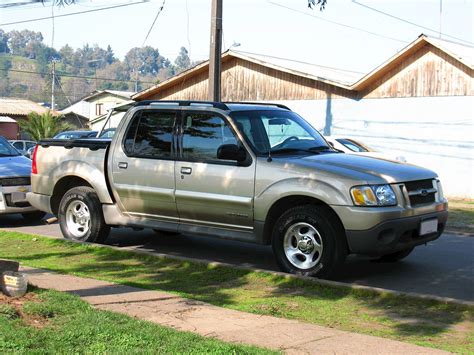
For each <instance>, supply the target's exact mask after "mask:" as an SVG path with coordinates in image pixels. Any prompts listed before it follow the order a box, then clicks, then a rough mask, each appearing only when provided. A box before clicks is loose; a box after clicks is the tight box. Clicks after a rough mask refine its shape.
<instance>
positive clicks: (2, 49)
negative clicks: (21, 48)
mask: <svg viewBox="0 0 474 355" xmlns="http://www.w3.org/2000/svg"><path fill="white" fill-rule="evenodd" d="M9 52H10V49H9V48H8V34H7V33H5V31H4V30H2V29H1V28H0V53H9Z"/></svg>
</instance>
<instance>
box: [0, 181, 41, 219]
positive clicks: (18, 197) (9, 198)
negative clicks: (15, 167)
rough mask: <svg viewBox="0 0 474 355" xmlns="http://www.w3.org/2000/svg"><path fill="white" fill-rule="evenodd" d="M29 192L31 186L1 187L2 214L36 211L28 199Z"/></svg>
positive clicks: (0, 206)
mask: <svg viewBox="0 0 474 355" xmlns="http://www.w3.org/2000/svg"><path fill="white" fill-rule="evenodd" d="M28 191H31V186H0V214H13V213H27V212H33V211H36V208H34V207H33V206H31V204H30V203H29V202H28V201H27V199H26V193H27V192H28Z"/></svg>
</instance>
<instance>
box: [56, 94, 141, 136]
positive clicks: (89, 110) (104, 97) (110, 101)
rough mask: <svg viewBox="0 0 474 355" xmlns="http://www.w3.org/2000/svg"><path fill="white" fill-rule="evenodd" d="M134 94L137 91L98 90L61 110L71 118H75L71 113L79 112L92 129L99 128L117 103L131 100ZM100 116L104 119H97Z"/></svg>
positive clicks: (79, 115)
mask: <svg viewBox="0 0 474 355" xmlns="http://www.w3.org/2000/svg"><path fill="white" fill-rule="evenodd" d="M133 94H135V93H134V92H129V91H115V90H101V91H99V90H96V91H94V92H92V93H91V94H90V95H88V96H86V97H84V98H82V99H81V100H79V101H76V102H74V103H73V104H71V105H70V106H68V107H66V108H64V109H63V110H61V113H62V114H64V115H68V116H69V117H70V119H71V120H74V117H73V116H72V115H71V113H73V114H77V115H78V117H85V118H86V119H87V122H86V125H87V126H88V127H89V128H91V129H97V127H96V126H97V125H98V124H100V122H102V121H103V119H104V118H105V117H106V114H107V111H108V110H110V109H111V108H113V107H115V106H117V105H121V104H123V103H126V102H129V101H130V97H131V96H132V95H133ZM98 118H102V119H100V120H97V119H98ZM102 124H103V122H102Z"/></svg>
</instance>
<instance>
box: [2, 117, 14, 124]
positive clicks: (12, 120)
mask: <svg viewBox="0 0 474 355" xmlns="http://www.w3.org/2000/svg"><path fill="white" fill-rule="evenodd" d="M0 122H2V123H6V122H8V123H13V122H15V123H16V121H15V120H14V119H13V118H11V117H7V116H0Z"/></svg>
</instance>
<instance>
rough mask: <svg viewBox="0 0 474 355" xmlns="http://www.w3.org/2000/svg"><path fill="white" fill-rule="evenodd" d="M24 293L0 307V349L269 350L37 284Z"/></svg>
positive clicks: (97, 350)
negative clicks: (138, 315)
mask: <svg viewBox="0 0 474 355" xmlns="http://www.w3.org/2000/svg"><path fill="white" fill-rule="evenodd" d="M28 296H29V297H28V300H27V301H26V302H24V303H22V304H21V305H19V304H18V303H19V301H17V302H16V304H15V306H12V305H2V306H1V307H0V352H1V353H6V352H8V353H10V352H14V353H51V354H54V353H60V354H72V353H112V354H114V353H117V354H118V353H120V354H126V353H136V352H140V353H158V354H178V353H199V354H203V353H219V354H232V353H239V354H269V353H272V352H270V351H267V350H264V349H259V348H256V347H252V346H245V345H236V344H228V343H225V342H222V341H219V340H215V339H211V338H205V337H202V336H199V335H194V334H191V333H187V332H179V331H176V330H173V329H171V328H165V327H162V326H159V325H156V324H153V323H150V322H145V321H140V320H137V319H134V318H131V317H127V316H125V315H122V314H117V313H112V312H108V311H99V310H96V309H94V308H92V306H90V305H89V304H88V303H86V302H84V301H82V300H81V299H79V297H77V296H73V295H70V294H66V293H61V292H57V291H52V290H39V289H36V290H34V291H33V294H28ZM0 297H1V296H0Z"/></svg>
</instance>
